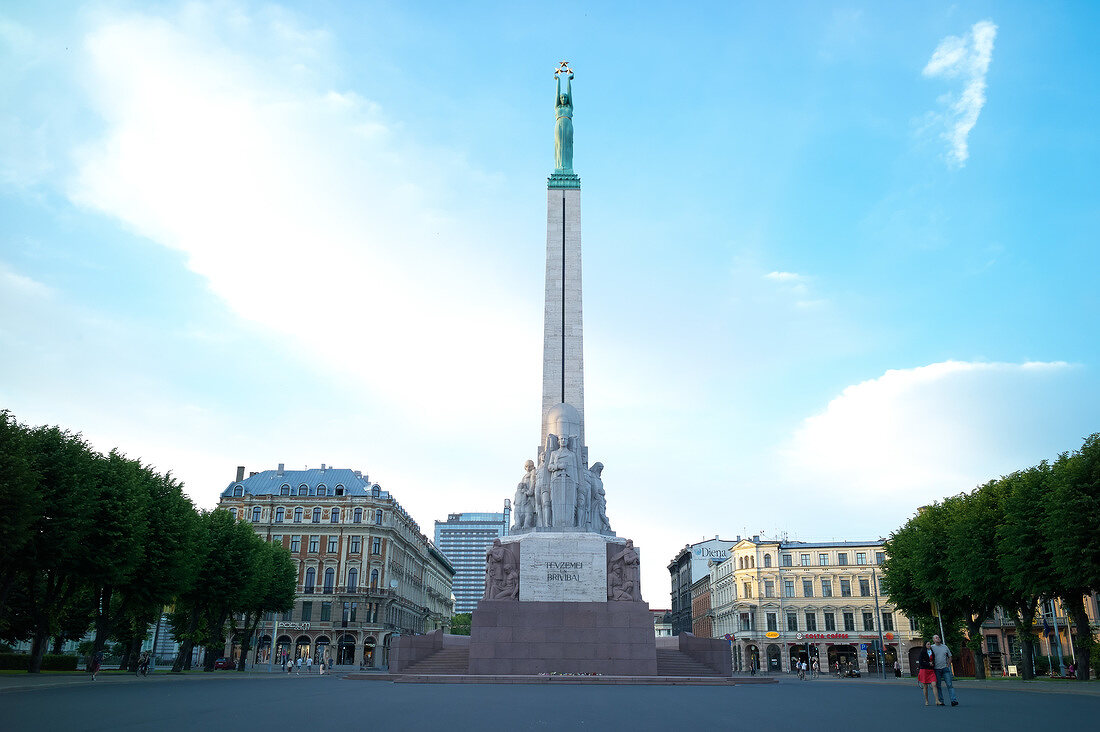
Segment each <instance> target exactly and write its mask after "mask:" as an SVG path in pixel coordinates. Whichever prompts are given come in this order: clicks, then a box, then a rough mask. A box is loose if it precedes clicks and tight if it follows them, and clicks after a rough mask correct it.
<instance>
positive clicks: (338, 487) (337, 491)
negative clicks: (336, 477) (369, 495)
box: [336, 485, 344, 496]
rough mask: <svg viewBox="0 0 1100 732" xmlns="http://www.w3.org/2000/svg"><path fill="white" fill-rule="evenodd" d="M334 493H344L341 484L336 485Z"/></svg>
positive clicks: (340, 494) (339, 494)
mask: <svg viewBox="0 0 1100 732" xmlns="http://www.w3.org/2000/svg"><path fill="white" fill-rule="evenodd" d="M336 495H338V496H342V495H344V486H342V485H338V486H336Z"/></svg>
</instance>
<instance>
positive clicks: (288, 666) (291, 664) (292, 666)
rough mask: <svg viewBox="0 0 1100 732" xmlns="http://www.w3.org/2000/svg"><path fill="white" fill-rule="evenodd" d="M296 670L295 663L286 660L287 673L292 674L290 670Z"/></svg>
mask: <svg viewBox="0 0 1100 732" xmlns="http://www.w3.org/2000/svg"><path fill="white" fill-rule="evenodd" d="M292 668H294V662H293V661H291V660H290V659H289V658H288V659H287V660H286V672H287V673H290V669H292Z"/></svg>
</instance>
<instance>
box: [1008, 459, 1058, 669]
mask: <svg viewBox="0 0 1100 732" xmlns="http://www.w3.org/2000/svg"><path fill="white" fill-rule="evenodd" d="M1001 483H1002V488H1003V499H1002V500H1003V503H1002V506H1003V516H1002V518H1001V523H1000V525H999V526H998V527H997V554H998V561H999V563H1000V565H1001V581H1002V582H1003V584H1004V591H1005V600H1004V607H1005V609H1006V610H1008V611H1009V612H1011V613H1012V621H1013V624H1014V625H1015V626H1016V637H1017V638H1018V639H1019V641H1020V646H1021V652H1022V653H1023V658H1022V659H1021V664H1020V665H1021V670H1020V674H1021V676H1022V677H1023V678H1025V679H1032V678H1035V667H1034V660H1035V640H1036V636H1035V631H1034V626H1035V615H1036V613H1037V611H1038V608H1039V601H1040V599H1041V598H1042V597H1043V595H1049V594H1051V591H1052V588H1051V580H1050V566H1051V558H1050V551H1049V548H1048V546H1047V543H1046V542H1045V541H1044V540H1043V524H1044V504H1045V502H1046V500H1047V493H1048V491H1049V484H1050V466H1049V465H1048V464H1047V462H1046V461H1045V460H1044V461H1043V462H1041V463H1039V465H1037V466H1035V467H1032V468H1028V469H1027V470H1022V471H1019V472H1016V473H1013V474H1012V475H1008V476H1005V477H1004V478H1002V479H1001Z"/></svg>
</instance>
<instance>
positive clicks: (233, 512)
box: [229, 508, 237, 521]
mask: <svg viewBox="0 0 1100 732" xmlns="http://www.w3.org/2000/svg"><path fill="white" fill-rule="evenodd" d="M229 515H230V516H232V517H233V520H234V521H236V520H237V509H235V508H231V509H229Z"/></svg>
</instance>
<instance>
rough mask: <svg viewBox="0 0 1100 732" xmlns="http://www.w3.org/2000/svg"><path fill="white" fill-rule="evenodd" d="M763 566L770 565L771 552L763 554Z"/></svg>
mask: <svg viewBox="0 0 1100 732" xmlns="http://www.w3.org/2000/svg"><path fill="white" fill-rule="evenodd" d="M764 566H765V567H770V566H772V555H771V554H765V555H764Z"/></svg>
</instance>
